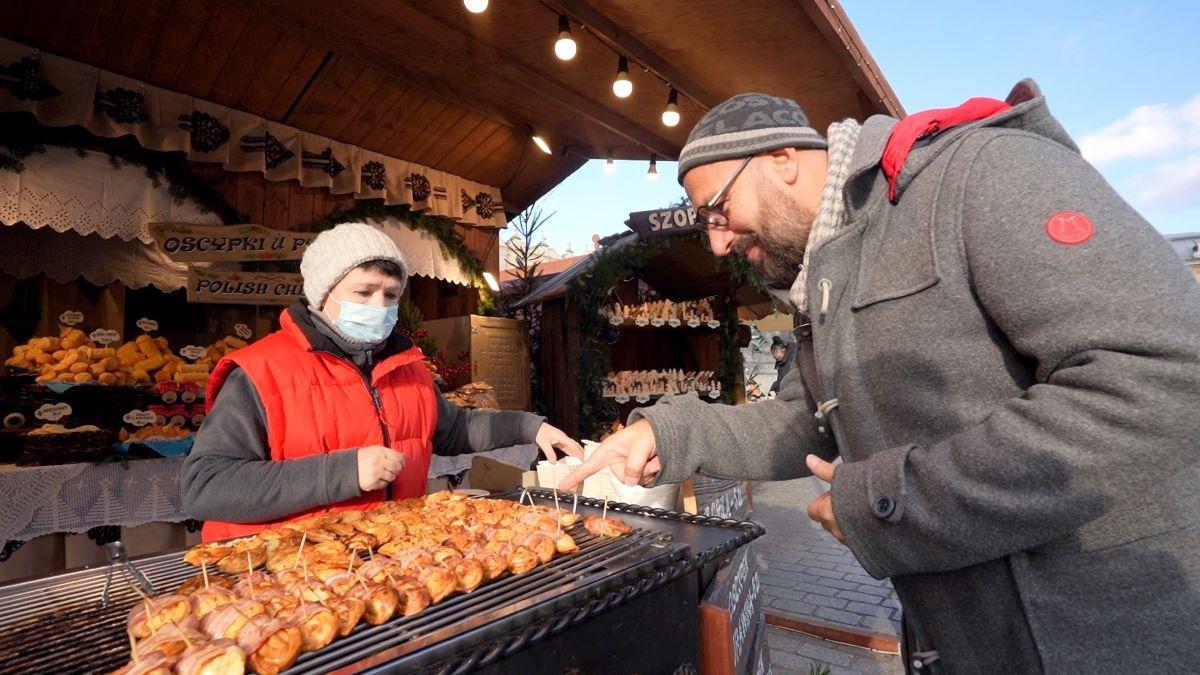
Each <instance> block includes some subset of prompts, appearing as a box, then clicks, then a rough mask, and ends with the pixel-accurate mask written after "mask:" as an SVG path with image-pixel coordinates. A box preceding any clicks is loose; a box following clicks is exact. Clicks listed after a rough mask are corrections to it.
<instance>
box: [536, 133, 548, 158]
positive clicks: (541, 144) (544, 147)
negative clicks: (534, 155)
mask: <svg viewBox="0 0 1200 675" xmlns="http://www.w3.org/2000/svg"><path fill="white" fill-rule="evenodd" d="M533 142H534V144H535V145H537V146H538V150H541V151H542V152H544V153H546V154H547V155H549V154H550V153H551V151H550V144H549V143H547V142H546V139H544V138H542V137H541V136H539V135H537V134H534V135H533Z"/></svg>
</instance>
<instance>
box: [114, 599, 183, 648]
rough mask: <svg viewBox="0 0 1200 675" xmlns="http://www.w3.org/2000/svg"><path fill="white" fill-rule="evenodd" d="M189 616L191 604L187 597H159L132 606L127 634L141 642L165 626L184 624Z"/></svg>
mask: <svg viewBox="0 0 1200 675" xmlns="http://www.w3.org/2000/svg"><path fill="white" fill-rule="evenodd" d="M191 614H192V602H191V600H190V599H189V598H188V596H186V595H178V594H172V595H160V596H158V597H156V598H150V599H149V600H144V601H142V602H139V603H138V604H136V605H134V606H133V609H131V610H130V612H129V620H128V627H129V632H130V633H132V634H133V637H135V638H137V639H139V640H141V639H143V638H147V637H150V634H151V633H153V632H154V631H156V630H158V629H159V628H162V627H163V626H166V625H167V624H170V623H178V624H181V625H182V624H184V623H185V622H186V619H187V618H188V617H190V616H191Z"/></svg>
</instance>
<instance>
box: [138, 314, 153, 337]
mask: <svg viewBox="0 0 1200 675" xmlns="http://www.w3.org/2000/svg"><path fill="white" fill-rule="evenodd" d="M137 327H138V328H141V329H142V332H144V333H149V332H150V331H152V330H158V322H157V321H155V320H154V319H147V318H146V317H142V318H140V319H138V320H137Z"/></svg>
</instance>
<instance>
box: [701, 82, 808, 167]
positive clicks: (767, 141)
mask: <svg viewBox="0 0 1200 675" xmlns="http://www.w3.org/2000/svg"><path fill="white" fill-rule="evenodd" d="M827 147H829V146H828V144H827V143H826V142H825V137H823V136H822V135H821V134H820V133H818V132H817V130H816V129H813V128H812V127H810V126H808V116H807V115H805V114H804V110H803V109H801V108H800V104H798V103H796V102H795V101H793V100H792V99H790V98H780V97H778V96H769V95H767V94H738V95H737V96H734V97H733V98H731V99H728V100H726V101H725V102H723V103H721V104H720V105H718V106H717V107H715V108H713V109H712V110H709V111H708V112H706V113H704V117H701V118H700V121H699V122H697V123H696V126H695V128H693V129H692V133H691V134H689V135H688V139H687V143H685V144H684V145H683V151H682V152H680V153H679V184H680V185H682V184H683V176H684V174H686V173H687V172H688V171H690V170H692V169H693V168H695V167H697V166H700V165H701V164H711V163H712V162H719V161H721V160H723V159H740V158H742V157H749V156H751V155H757V154H758V153H760V152H767V151H770V150H778V149H779V148H818V149H820V148H827Z"/></svg>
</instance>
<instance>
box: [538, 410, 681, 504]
mask: <svg viewBox="0 0 1200 675" xmlns="http://www.w3.org/2000/svg"><path fill="white" fill-rule="evenodd" d="M606 466H611V467H612V470H613V473H615V474H616V475H617V479H618V480H620V481H623V482H624V483H625V484H626V485H644V484H646V483H649V482H651V481H652V480H654V477H655V476H657V475H658V472H659V471H662V464H661V463H659V461H658V452H657V446H656V444H655V441H654V429H653V428H652V427H651V426H650V423H649V422H647V421H646V420H639V421H637V422H634V423H633V424H631V425H629V426H627V427H625V428H624V429H622V430H620V431H618V432H617V433H615V434H613V435H612V436H609V437H608V438H606V439H604V442H603V443H601V444H600V447H598V448H596V449H595V450H593V451H592V456H591V457H589V458H587V459H586V460H584V462H583V464H582V465H581V466H580V467H579V468H577V469H575V470H574V471H572V472H571V473H569V474H567V476H566V477H565V478H563V479H562V480H561V481H559V483H558V489H560V490H574V489H575V487H576V486H578V485H579V484H580V483H582V482H583V480H584V479H585V478H587V477H588V476H590V475H592V474H594V473H596V472H597V471H600V470H601V469H603V468H604V467H606Z"/></svg>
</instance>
